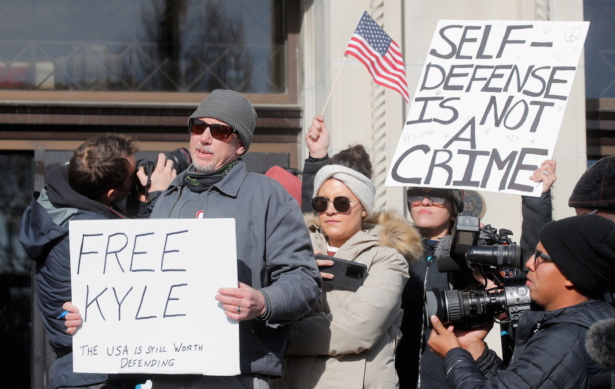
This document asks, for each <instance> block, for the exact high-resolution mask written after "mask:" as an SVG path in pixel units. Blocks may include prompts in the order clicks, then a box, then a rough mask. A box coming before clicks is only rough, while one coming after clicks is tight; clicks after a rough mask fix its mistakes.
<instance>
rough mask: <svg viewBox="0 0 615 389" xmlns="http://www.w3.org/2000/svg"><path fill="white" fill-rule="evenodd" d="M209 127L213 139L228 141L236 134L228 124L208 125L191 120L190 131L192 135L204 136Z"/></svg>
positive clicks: (200, 121)
mask: <svg viewBox="0 0 615 389" xmlns="http://www.w3.org/2000/svg"><path fill="white" fill-rule="evenodd" d="M208 127H209V132H210V133H211V136H212V138H214V139H217V140H227V139H228V138H229V137H230V136H231V134H232V133H233V132H235V130H233V129H232V128H231V127H229V126H227V125H226V124H208V123H205V122H204V121H202V120H199V119H193V120H191V121H190V125H189V126H188V129H189V130H190V133H191V134H192V135H203V133H204V132H205V130H207V128H208Z"/></svg>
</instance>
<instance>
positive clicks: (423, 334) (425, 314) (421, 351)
mask: <svg viewBox="0 0 615 389" xmlns="http://www.w3.org/2000/svg"><path fill="white" fill-rule="evenodd" d="M432 259H433V255H432V256H430V257H427V258H425V262H427V267H426V269H425V279H424V280H423V301H425V296H426V294H427V277H428V276H429V269H430V268H431V264H432ZM423 317H424V318H425V317H427V312H425V304H423ZM427 320H429V318H428V317H427ZM425 324H427V323H423V325H422V328H421V346H420V347H419V366H418V368H419V369H418V374H417V379H416V387H417V389H420V387H421V359H422V356H423V344H424V342H425Z"/></svg>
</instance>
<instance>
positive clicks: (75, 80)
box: [0, 0, 287, 94]
mask: <svg viewBox="0 0 615 389" xmlns="http://www.w3.org/2000/svg"><path fill="white" fill-rule="evenodd" d="M285 21H286V19H285V17H284V2H283V1H282V0H225V1H224V0H204V1H203V0H97V1H83V0H54V1H48V0H20V1H14V0H0V89H5V90H6V89H13V90H15V89H17V90H65V91H123V92H209V91H212V90H214V89H216V88H225V89H234V90H237V91H239V92H243V93H254V94H271V93H274V94H275V93H286V90H287V80H286V79H287V74H286V31H285Z"/></svg>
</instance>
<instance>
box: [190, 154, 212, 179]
mask: <svg viewBox="0 0 615 389" xmlns="http://www.w3.org/2000/svg"><path fill="white" fill-rule="evenodd" d="M197 150H198V151H205V152H207V153H211V154H213V152H214V151H213V150H212V149H210V148H208V147H197ZM192 165H193V166H194V170H195V171H196V172H197V173H201V174H203V173H211V172H213V171H214V170H215V169H214V168H215V166H216V163H215V162H213V161H212V162H210V163H208V164H200V163H199V162H197V159H196V158H192Z"/></svg>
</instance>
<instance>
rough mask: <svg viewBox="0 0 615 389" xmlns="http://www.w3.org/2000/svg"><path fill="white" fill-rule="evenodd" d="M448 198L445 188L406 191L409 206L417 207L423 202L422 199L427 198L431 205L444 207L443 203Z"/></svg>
mask: <svg viewBox="0 0 615 389" xmlns="http://www.w3.org/2000/svg"><path fill="white" fill-rule="evenodd" d="M448 198H449V193H448V191H447V190H432V191H430V192H424V191H422V190H418V191H417V190H409V191H408V204H409V205H410V206H411V207H418V206H419V205H421V204H422V203H423V199H427V200H429V205H431V206H433V207H439V208H444V203H446V200H448Z"/></svg>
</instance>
